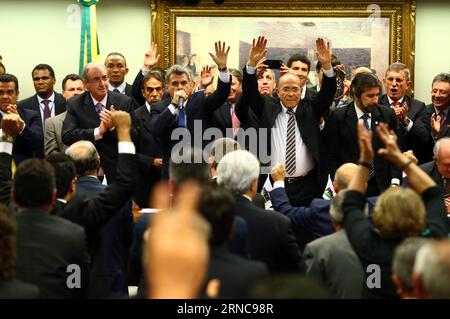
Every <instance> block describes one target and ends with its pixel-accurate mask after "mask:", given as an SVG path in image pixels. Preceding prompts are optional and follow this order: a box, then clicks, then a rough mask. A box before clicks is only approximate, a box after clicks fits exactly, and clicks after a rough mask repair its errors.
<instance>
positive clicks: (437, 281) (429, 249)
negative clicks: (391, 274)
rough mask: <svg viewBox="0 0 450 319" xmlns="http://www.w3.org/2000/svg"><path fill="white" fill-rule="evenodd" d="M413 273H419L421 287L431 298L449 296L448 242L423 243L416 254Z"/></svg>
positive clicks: (449, 250)
mask: <svg viewBox="0 0 450 319" xmlns="http://www.w3.org/2000/svg"><path fill="white" fill-rule="evenodd" d="M414 273H417V274H420V277H421V282H422V286H423V289H424V291H425V292H426V293H427V294H429V296H430V297H431V298H450V242H449V241H448V240H444V241H441V242H431V243H427V244H425V245H423V246H422V247H421V248H420V249H419V251H418V252H417V255H416V262H415V264H414Z"/></svg>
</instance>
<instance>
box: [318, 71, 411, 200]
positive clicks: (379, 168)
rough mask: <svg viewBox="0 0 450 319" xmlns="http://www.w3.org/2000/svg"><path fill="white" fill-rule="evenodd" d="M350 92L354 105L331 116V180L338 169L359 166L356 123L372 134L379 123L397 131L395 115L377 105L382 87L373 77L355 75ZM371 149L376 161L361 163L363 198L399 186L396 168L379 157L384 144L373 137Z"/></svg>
mask: <svg viewBox="0 0 450 319" xmlns="http://www.w3.org/2000/svg"><path fill="white" fill-rule="evenodd" d="M350 92H351V95H352V97H353V99H354V101H353V102H352V103H350V104H349V105H347V106H344V107H341V108H338V109H336V110H334V111H333V112H332V113H331V116H330V121H329V126H328V130H329V131H328V134H327V138H328V141H327V142H328V149H329V156H330V174H331V176H333V175H334V173H335V172H336V169H337V168H338V167H339V166H340V165H342V164H344V163H347V162H352V163H357V162H358V159H359V146H358V138H357V131H356V128H357V124H358V121H362V122H364V125H365V126H366V128H367V129H369V130H371V131H374V130H375V127H376V126H377V125H378V124H379V123H381V122H383V123H387V124H388V125H389V128H390V129H391V130H396V128H397V124H398V122H397V117H396V116H395V112H394V111H393V110H392V109H390V108H388V107H386V106H382V105H379V104H378V97H379V94H380V92H381V84H380V81H379V80H378V78H377V77H376V76H375V75H373V74H371V73H366V72H364V73H359V74H357V75H356V76H355V78H354V79H353V81H352V85H351V87H350ZM372 145H373V149H374V151H375V154H376V155H375V159H374V161H373V163H363V165H366V166H367V167H368V168H369V172H370V175H369V181H368V187H367V191H366V196H376V195H379V194H380V193H381V192H383V191H384V190H385V189H386V188H388V187H389V186H391V185H399V183H400V179H401V176H402V175H401V171H400V170H399V169H398V168H397V167H395V165H392V164H391V163H390V162H389V161H387V160H386V159H384V158H383V157H381V156H380V155H378V153H377V151H378V149H379V148H381V147H383V143H382V142H381V141H380V139H379V137H378V136H377V135H376V134H374V135H373V139H372Z"/></svg>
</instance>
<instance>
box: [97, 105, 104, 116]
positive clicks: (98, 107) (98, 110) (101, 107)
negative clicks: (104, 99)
mask: <svg viewBox="0 0 450 319" xmlns="http://www.w3.org/2000/svg"><path fill="white" fill-rule="evenodd" d="M95 110H96V111H97V114H99V115H100V112H101V111H102V110H103V104H102V103H97V104H95Z"/></svg>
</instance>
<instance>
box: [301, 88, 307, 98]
mask: <svg viewBox="0 0 450 319" xmlns="http://www.w3.org/2000/svg"><path fill="white" fill-rule="evenodd" d="M305 95H306V84H305V85H303V88H302V96H301V99H302V100H303V99H304V98H305Z"/></svg>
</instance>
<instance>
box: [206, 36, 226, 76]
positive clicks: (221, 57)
mask: <svg viewBox="0 0 450 319" xmlns="http://www.w3.org/2000/svg"><path fill="white" fill-rule="evenodd" d="M214 47H215V50H216V54H215V55H214V54H212V53H209V55H210V56H211V58H212V59H213V60H214V62H215V63H216V64H217V66H218V67H219V70H221V69H224V68H226V67H227V59H228V52H230V46H228V47H227V49H226V50H225V42H221V41H219V42H215V43H214Z"/></svg>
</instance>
